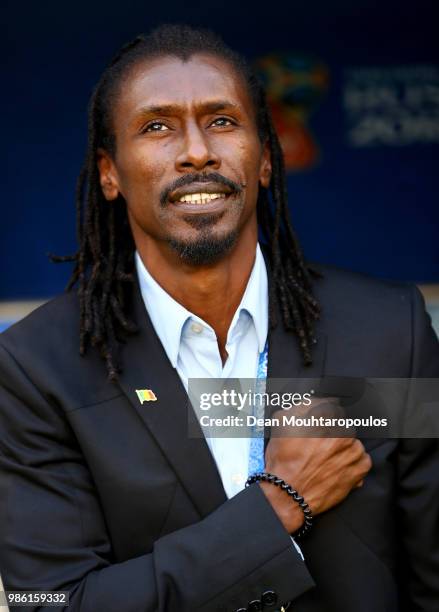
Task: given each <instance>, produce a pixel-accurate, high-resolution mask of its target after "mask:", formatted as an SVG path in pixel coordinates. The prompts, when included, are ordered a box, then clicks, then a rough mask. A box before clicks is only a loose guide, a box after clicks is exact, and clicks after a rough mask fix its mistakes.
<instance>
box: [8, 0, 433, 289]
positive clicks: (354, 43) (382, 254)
mask: <svg viewBox="0 0 439 612" xmlns="http://www.w3.org/2000/svg"><path fill="white" fill-rule="evenodd" d="M6 13H7V14H6V22H7V23H8V36H9V40H8V41H7V42H8V47H7V52H6V53H5V56H7V58H8V65H7V66H6V67H5V78H6V80H7V82H8V86H7V87H6V88H5V91H6V94H5V95H4V96H3V100H2V104H4V105H5V106H6V108H5V109H4V110H5V115H4V116H7V117H8V120H6V121H4V124H3V142H4V144H5V148H6V149H7V154H8V166H7V176H6V178H5V180H4V189H3V206H2V223H1V224H0V232H1V236H0V244H1V253H0V300H14V299H41V298H42V299H44V298H48V297H50V296H52V295H54V294H56V293H58V292H59V291H60V290H62V288H63V286H64V285H65V283H66V281H67V279H68V275H69V271H70V269H71V268H70V267H69V265H58V266H55V265H54V264H51V263H50V262H49V261H48V259H47V255H46V254H47V253H48V252H52V253H57V254H69V253H72V252H74V251H75V249H76V245H75V197H74V191H75V180H76V176H77V174H78V172H79V169H80V166H81V163H82V157H83V153H84V151H85V146H86V129H87V128H86V107H87V101H88V98H89V96H90V93H91V90H92V87H93V85H94V83H95V82H96V81H97V79H98V78H99V75H100V74H101V72H102V70H103V68H104V66H105V64H106V63H107V62H108V61H109V59H110V58H111V56H112V55H113V54H114V53H115V51H117V49H118V48H119V47H120V45H122V44H123V43H124V42H126V41H127V40H129V39H131V38H132V37H134V36H135V35H136V34H137V33H138V32H141V31H146V30H148V29H150V28H151V27H153V26H155V25H157V24H159V23H162V22H164V21H166V22H169V21H177V22H187V23H191V24H193V25H201V26H204V27H210V28H212V29H214V30H215V31H217V32H218V33H220V34H221V35H222V36H223V37H224V38H225V40H226V42H228V43H229V44H230V45H232V46H233V47H234V48H236V49H237V50H238V51H240V52H242V53H244V54H246V55H247V56H248V57H249V58H250V59H251V61H252V62H254V65H255V66H256V67H257V69H258V71H259V73H260V75H261V78H262V80H263V81H264V83H265V85H266V88H267V94H268V99H269V101H270V104H271V107H272V111H273V116H274V119H275V121H276V125H277V127H278V130H279V134H280V136H281V140H282V145H283V147H284V151H285V160H286V166H287V169H288V188H289V201H290V207H291V211H292V215H293V222H294V225H295V227H296V229H297V232H298V234H299V236H300V239H301V242H302V244H303V247H304V250H305V254H306V256H307V258H308V259H309V260H311V261H319V262H325V263H329V264H334V265H336V266H340V267H344V268H349V269H352V270H356V271H360V272H364V273H368V274H372V275H374V276H379V277H382V278H393V279H396V280H408V281H415V282H418V283H437V282H439V240H438V229H439V205H438V201H439V198H438V181H437V171H438V157H439V156H438V153H439V49H438V42H437V41H438V37H437V23H438V21H437V16H436V14H435V13H436V3H434V2H427V1H426V0H420V1H419V2H417V3H416V4H414V3H413V2H408V1H407V0H403V1H399V2H398V1H396V0H386V1H383V2H380V3H376V2H374V1H372V0H369V1H367V2H366V1H361V0H359V1H358V2H355V3H348V2H346V1H342V0H335V1H334V2H331V3H327V2H324V1H323V0H320V1H317V0H315V1H313V2H308V3H305V4H303V3H298V2H294V1H289V2H287V1H280V2H276V1H275V2H271V3H270V4H269V5H263V6H258V5H254V4H250V3H249V4H247V5H246V4H245V3H244V4H243V3H236V2H234V3H231V2H228V1H227V0H226V1H225V2H224V3H222V5H221V8H218V9H213V8H212V7H211V5H209V6H207V5H206V6H201V5H199V4H193V5H190V4H184V5H182V4H181V3H177V2H176V1H175V0H170V1H169V2H168V3H167V5H166V10H165V9H163V8H160V6H151V5H150V4H148V3H144V2H140V0H132V1H130V2H128V3H124V4H123V5H121V4H120V2H116V1H115V0H108V1H107V2H106V3H105V4H104V3H102V2H94V3H89V2H84V1H83V0H78V1H77V2H75V3H74V4H67V5H63V6H62V9H61V7H60V5H59V3H56V2H54V0H48V1H47V2H45V3H43V4H41V3H40V4H35V3H31V2H29V1H28V2H25V3H24V5H23V3H20V4H15V5H14V4H12V3H10V4H9V7H8V8H7V9H6ZM23 15H25V16H26V18H25V19H23Z"/></svg>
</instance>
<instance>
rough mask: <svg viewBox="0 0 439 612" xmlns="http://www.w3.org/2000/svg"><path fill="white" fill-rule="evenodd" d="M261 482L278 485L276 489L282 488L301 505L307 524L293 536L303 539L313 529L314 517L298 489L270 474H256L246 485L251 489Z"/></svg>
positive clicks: (248, 479) (249, 478) (250, 477)
mask: <svg viewBox="0 0 439 612" xmlns="http://www.w3.org/2000/svg"><path fill="white" fill-rule="evenodd" d="M260 481H262V482H269V483H271V484H274V485H276V487H280V488H281V489H283V490H284V491H285V493H287V494H288V495H289V496H290V497H292V498H293V500H294V501H295V502H296V504H299V506H300V509H301V510H302V512H303V514H304V515H305V522H304V524H303V525H302V527H301V528H300V529H298V530H297V531H296V532H295V533H293V534H292V535H293V536H294V537H295V538H303V536H304V535H305V534H306V533H307V532H308V531H309V530H310V529H311V527H312V524H313V523H312V521H313V516H312V512H311V509H310V507H309V506H308V504H307V503H306V501H305V500H304V499H303V497H302V496H301V495H299V493H298V492H297V491H296V489H293V487H292V486H291V485H289V484H287V483H286V482H285V480H283V479H282V478H278V477H277V476H275V475H274V474H269V473H268V472H257V473H256V474H252V475H251V476H249V477H248V478H247V482H246V483H245V486H246V487H249V486H250V485H251V484H253V483H255V482H260Z"/></svg>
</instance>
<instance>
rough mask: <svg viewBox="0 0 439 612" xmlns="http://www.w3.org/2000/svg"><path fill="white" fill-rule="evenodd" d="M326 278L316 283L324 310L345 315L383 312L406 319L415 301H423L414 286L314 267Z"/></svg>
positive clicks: (355, 273) (346, 271)
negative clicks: (336, 311)
mask: <svg viewBox="0 0 439 612" xmlns="http://www.w3.org/2000/svg"><path fill="white" fill-rule="evenodd" d="M311 267H312V268H313V269H315V270H316V271H317V272H319V273H320V274H322V278H321V279H317V280H316V281H315V283H314V291H315V295H316V297H317V299H319V300H320V302H321V304H322V307H323V308H327V309H329V310H330V311H333V310H334V309H336V310H338V311H341V312H343V313H344V314H348V313H352V312H353V310H355V312H357V314H359V315H361V314H362V313H363V315H364V316H372V314H373V313H375V312H377V311H379V312H380V313H381V315H382V316H386V315H387V316H388V315H390V313H392V316H398V315H399V316H403V317H406V316H408V315H409V314H410V311H411V309H412V306H413V301H414V300H415V301H417V300H418V299H420V300H421V302H422V297H421V296H420V292H419V290H418V289H417V287H416V286H415V285H414V284H412V283H406V282H395V281H388V280H381V279H377V278H374V277H372V276H369V275H367V274H362V273H359V272H352V271H350V270H344V269H340V268H337V267H334V266H327V265H321V264H312V265H311Z"/></svg>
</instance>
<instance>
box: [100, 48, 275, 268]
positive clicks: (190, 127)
mask: <svg viewBox="0 0 439 612" xmlns="http://www.w3.org/2000/svg"><path fill="white" fill-rule="evenodd" d="M113 130H114V134H115V140H116V148H115V152H114V154H113V155H109V154H108V153H107V152H106V151H103V150H100V151H99V156H98V165H99V171H100V179H101V185H102V189H103V192H104V195H105V197H106V199H107V200H109V201H110V205H111V200H115V199H116V198H117V197H118V195H119V194H120V195H122V196H123V198H124V200H125V201H126V204H127V210H128V217H129V221H130V225H131V229H132V232H133V236H134V240H135V242H136V246H137V248H138V249H139V250H140V251H141V252H142V247H145V248H148V246H151V245H154V246H155V247H157V248H160V249H162V250H168V251H169V252H173V253H176V252H177V253H178V255H179V256H180V257H182V258H183V259H184V260H186V261H187V262H188V263H192V264H202V263H210V261H214V260H216V259H218V258H221V257H222V256H224V255H225V254H226V253H227V252H229V251H230V249H232V247H233V245H235V244H236V242H237V241H239V240H249V241H250V240H252V239H254V237H255V236H257V219H256V201H257V196H258V190H259V186H260V185H262V186H263V187H268V185H269V182H270V176H271V166H270V156H269V151H268V147H267V146H266V145H263V144H262V143H261V141H260V139H259V136H258V132H257V126H256V120H255V112H254V109H253V105H252V102H251V100H250V98H249V95H248V92H247V90H246V86H245V84H244V82H243V80H242V78H241V77H240V76H239V75H238V74H237V73H236V71H235V70H234V68H233V67H232V66H231V65H230V64H228V63H227V62H226V61H224V60H221V59H219V58H216V57H213V56H208V55H194V56H192V57H191V58H190V59H189V60H188V61H186V62H184V61H182V60H180V59H178V58H175V57H161V58H156V59H153V60H147V61H145V62H143V63H140V64H139V65H137V66H136V67H135V68H133V69H132V71H131V72H130V73H129V74H128V76H127V77H125V79H124V80H123V82H122V85H121V88H120V92H119V94H118V97H117V102H116V104H115V107H114V110H113Z"/></svg>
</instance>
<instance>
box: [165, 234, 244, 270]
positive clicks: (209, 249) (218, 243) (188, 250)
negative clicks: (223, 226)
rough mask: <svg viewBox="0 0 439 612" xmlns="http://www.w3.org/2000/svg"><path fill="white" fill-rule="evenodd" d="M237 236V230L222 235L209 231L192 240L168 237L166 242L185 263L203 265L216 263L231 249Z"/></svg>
mask: <svg viewBox="0 0 439 612" xmlns="http://www.w3.org/2000/svg"><path fill="white" fill-rule="evenodd" d="M237 238H238V230H233V231H230V232H228V233H227V234H224V235H222V236H215V235H214V234H212V232H209V233H207V234H205V235H200V236H199V237H198V238H196V239H193V240H188V239H186V240H183V239H181V240H180V239H178V238H170V239H169V240H168V244H169V245H170V247H171V248H172V249H173V250H174V251H175V252H176V253H178V255H179V257H180V258H181V259H182V260H183V261H184V262H185V263H187V264H189V265H191V266H203V265H209V264H213V263H216V262H217V261H220V260H221V259H222V258H223V257H225V256H226V255H227V253H229V252H230V251H231V250H232V248H233V246H234V244H235V243H236V240H237Z"/></svg>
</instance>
